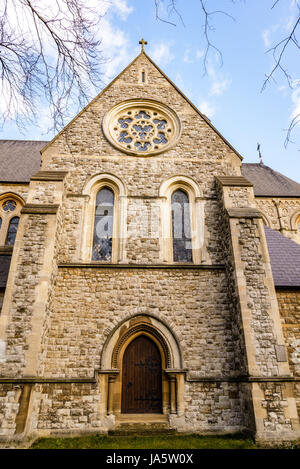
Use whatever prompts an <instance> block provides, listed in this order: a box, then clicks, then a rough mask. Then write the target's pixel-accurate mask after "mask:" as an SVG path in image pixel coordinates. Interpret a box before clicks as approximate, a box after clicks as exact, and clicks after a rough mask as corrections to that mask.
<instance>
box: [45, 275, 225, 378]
mask: <svg viewBox="0 0 300 469" xmlns="http://www.w3.org/2000/svg"><path fill="white" fill-rule="evenodd" d="M226 288H227V285H226V279H225V277H224V273H223V272H222V270H216V271H214V270H211V271H210V270H195V269H186V270H181V269H175V270H173V269H172V270H168V271H166V270H164V269H163V268H162V269H151V268H148V269H130V268H128V269H127V268H126V269H117V268H116V269H109V268H99V269H97V268H90V269H89V268H80V269H78V268H74V269H69V268H59V275H58V278H57V282H56V286H55V291H54V295H53V298H54V299H53V304H52V312H51V318H50V322H51V325H50V326H49V330H48V334H47V338H45V344H44V351H43V354H44V356H45V363H44V375H45V376H47V377H75V376H76V377H82V378H83V377H93V376H94V371H95V369H97V368H99V366H100V353H101V351H102V347H103V345H104V343H105V340H106V338H107V336H108V333H109V331H111V330H112V328H113V327H114V326H117V325H119V324H120V322H121V321H122V320H123V319H125V318H129V317H132V316H134V315H138V314H143V315H145V314H146V315H147V314H150V315H153V316H154V317H157V318H158V319H159V318H161V319H162V320H163V321H165V322H167V324H169V325H170V329H171V330H172V331H174V333H175V334H178V337H179V339H180V346H181V349H182V353H183V360H184V366H186V367H188V368H189V369H190V370H195V371H197V373H200V376H216V375H217V376H222V375H224V374H225V375H229V374H230V373H231V372H232V366H233V365H232V363H233V361H234V357H233V344H232V332H231V318H230V314H229V305H228V299H227V292H226Z"/></svg>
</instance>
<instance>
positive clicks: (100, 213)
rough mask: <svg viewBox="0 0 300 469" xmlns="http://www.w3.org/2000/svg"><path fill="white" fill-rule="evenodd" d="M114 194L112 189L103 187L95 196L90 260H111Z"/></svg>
mask: <svg viewBox="0 0 300 469" xmlns="http://www.w3.org/2000/svg"><path fill="white" fill-rule="evenodd" d="M114 202H115V196H114V192H113V190H112V189H110V188H109V187H103V188H102V189H100V191H99V192H98V194H97V197H96V208H95V220H94V238H93V250H92V260H93V261H103V262H105V261H106V262H111V260H112V245H113V223H114Z"/></svg>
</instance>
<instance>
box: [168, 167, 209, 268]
mask: <svg viewBox="0 0 300 469" xmlns="http://www.w3.org/2000/svg"><path fill="white" fill-rule="evenodd" d="M159 197H160V204H161V237H160V247H161V260H162V262H166V263H174V262H175V263H176V262H190V263H191V262H192V263H194V264H200V263H204V262H205V256H206V251H205V246H204V225H205V221H204V203H205V202H204V199H203V196H202V190H201V188H200V186H199V185H198V184H197V183H196V182H195V181H194V180H193V179H191V178H190V177H187V176H173V177H171V178H170V179H167V180H165V181H163V182H162V184H161V186H160V188H159Z"/></svg>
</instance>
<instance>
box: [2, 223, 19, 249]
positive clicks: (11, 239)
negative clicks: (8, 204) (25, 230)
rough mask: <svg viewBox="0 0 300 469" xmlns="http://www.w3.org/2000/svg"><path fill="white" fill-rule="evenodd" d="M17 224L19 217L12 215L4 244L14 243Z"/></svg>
mask: <svg viewBox="0 0 300 469" xmlns="http://www.w3.org/2000/svg"><path fill="white" fill-rule="evenodd" d="M18 224H19V217H14V218H12V219H11V220H10V223H9V227H8V231H7V237H6V243H5V244H6V246H13V245H14V243H15V239H16V235H17V230H18Z"/></svg>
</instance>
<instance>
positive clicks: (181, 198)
mask: <svg viewBox="0 0 300 469" xmlns="http://www.w3.org/2000/svg"><path fill="white" fill-rule="evenodd" d="M171 204H172V235H173V260H174V262H193V253H192V240H191V222H190V204H189V198H188V195H187V194H186V192H184V191H182V190H180V189H178V190H177V191H175V192H173V194H172V198H171Z"/></svg>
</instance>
